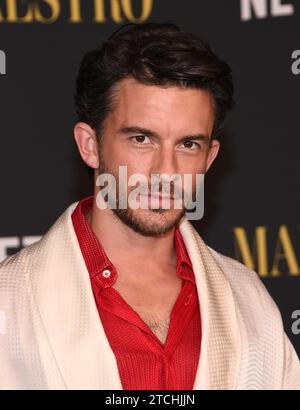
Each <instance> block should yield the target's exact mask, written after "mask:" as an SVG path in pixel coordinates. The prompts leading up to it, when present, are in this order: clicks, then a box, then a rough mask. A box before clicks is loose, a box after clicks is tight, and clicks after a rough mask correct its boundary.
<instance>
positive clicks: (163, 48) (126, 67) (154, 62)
mask: <svg viewBox="0 0 300 410" xmlns="http://www.w3.org/2000/svg"><path fill="white" fill-rule="evenodd" d="M126 77H133V78H135V79H136V80H138V81H140V82H141V83H143V84H148V85H157V86H162V87H165V86H166V87H168V86H178V87H185V88H199V89H203V90H207V91H208V92H210V93H211V95H212V96H213V101H214V108H215V121H214V128H213V134H212V137H213V138H214V136H215V134H216V133H217V131H218V130H219V128H220V127H221V125H222V122H223V120H224V118H225V115H226V112H227V111H228V110H230V109H232V108H233V106H234V100H233V91H234V87H233V81H232V71H231V68H230V67H229V65H228V64H227V63H225V62H224V61H222V60H220V59H219V58H218V57H217V56H216V55H215V54H214V52H213V51H212V49H211V47H210V46H209V44H208V43H207V42H206V41H205V40H203V39H200V38H199V37H197V36H195V35H193V34H191V33H188V32H185V31H182V30H180V28H179V27H178V26H177V25H176V24H174V23H170V22H167V23H151V22H150V23H145V24H134V23H129V24H125V25H124V26H122V27H121V28H119V29H118V30H117V31H115V32H114V33H113V34H112V35H111V36H110V37H109V38H108V39H107V40H106V41H104V42H103V43H102V44H101V46H99V47H97V48H96V49H95V50H93V51H89V52H88V53H87V54H85V56H84V57H83V60H82V63H81V66H80V68H79V72H78V77H77V81H76V93H75V96H74V102H75V106H76V112H77V119H78V121H84V122H86V123H87V124H89V125H90V126H91V127H92V128H93V129H94V130H95V131H96V134H97V137H98V138H99V140H100V138H101V135H102V132H103V123H104V120H105V118H106V116H107V113H108V112H109V111H110V110H112V109H113V107H114V101H115V100H114V96H115V95H116V93H115V91H116V90H117V88H118V82H119V81H120V80H122V79H124V78H126Z"/></svg>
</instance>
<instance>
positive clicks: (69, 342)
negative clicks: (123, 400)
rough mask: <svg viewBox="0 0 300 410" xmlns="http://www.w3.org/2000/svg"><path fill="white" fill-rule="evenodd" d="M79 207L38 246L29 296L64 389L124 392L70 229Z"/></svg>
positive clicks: (65, 214)
mask: <svg viewBox="0 0 300 410" xmlns="http://www.w3.org/2000/svg"><path fill="white" fill-rule="evenodd" d="M77 203H78V202H75V203H73V204H72V205H70V206H69V207H68V208H67V209H66V210H65V212H64V213H63V214H62V215H61V216H60V218H59V219H58V220H57V221H56V222H55V223H54V225H52V227H51V228H50V229H49V231H48V232H47V233H46V234H45V235H44V236H43V237H42V239H41V240H40V241H39V244H37V246H38V248H37V249H38V251H37V252H38V254H37V255H35V257H34V265H33V266H32V267H31V268H30V271H31V272H32V278H31V283H32V286H33V294H34V297H35V301H36V304H37V307H38V309H39V312H40V316H41V320H42V322H43V325H44V328H45V332H46V334H47V336H48V341H49V343H50V346H51V348H52V351H53V354H54V356H55V359H56V363H57V365H58V367H59V369H60V373H61V375H62V378H63V379H64V382H65V385H66V387H67V389H76V390H77V389H91V390H92V389H99V390H111V389H122V385H121V380H120V377H119V372H118V367H117V363H116V359H115V356H114V353H113V351H112V349H111V348H110V345H109V342H108V339H107V337H106V335H105V332H104V328H103V326H102V324H101V320H100V317H99V314H98V311H97V307H96V303H95V301H94V295H93V291H92V287H91V283H90V278H89V274H88V271H87V268H86V266H85V262H84V259H83V257H82V254H81V250H80V247H79V244H78V241H77V237H76V234H75V231H74V228H73V225H72V220H71V213H72V212H73V210H74V209H75V207H76V205H77ZM41 343H42V342H41ZM41 348H42V346H41ZM45 372H46V377H49V378H51V375H50V374H47V368H45Z"/></svg>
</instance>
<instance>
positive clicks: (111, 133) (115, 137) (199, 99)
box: [96, 78, 219, 236]
mask: <svg viewBox="0 0 300 410" xmlns="http://www.w3.org/2000/svg"><path fill="white" fill-rule="evenodd" d="M213 125H214V107H213V99H212V97H211V96H210V94H209V93H208V92H206V91H203V90H198V89H197V90H196V89H181V88H179V87H168V88H163V87H159V86H149V85H144V84H142V83H140V82H138V81H137V80H135V79H133V78H126V79H124V80H122V81H120V83H119V90H118V93H117V100H116V105H115V108H114V110H113V111H112V112H110V113H109V114H108V116H107V118H106V120H105V122H104V133H103V135H102V141H101V146H100V147H99V161H100V162H99V169H98V171H97V172H96V177H97V175H99V174H101V173H110V174H112V175H114V176H115V178H116V181H117V193H118V181H119V179H118V175H119V166H121V165H126V166H127V174H128V178H129V177H130V176H131V175H133V174H137V173H138V174H143V175H144V176H145V177H146V178H147V181H148V187H149V192H150V187H151V175H152V174H167V175H169V176H171V175H173V174H179V175H180V176H181V179H182V181H184V175H185V174H192V175H193V187H192V192H193V195H195V190H196V184H195V181H196V180H195V178H194V177H195V175H196V174H204V173H205V172H206V171H207V170H208V168H209V166H210V164H211V163H212V162H213V160H214V158H215V157H216V155H217V152H218V149H219V142H218V141H216V140H214V141H213V142H212V145H211V146H209V144H208V141H202V140H201V139H200V140H197V139H196V137H195V136H196V135H202V136H204V138H207V139H208V140H209V138H210V137H211V133H212V129H213ZM162 187H163V186H162V185H160V189H159V190H160V192H162V190H163V188H162ZM134 188H135V187H128V195H129V193H130V192H131V191H132V190H133V189H134ZM172 192H173V191H172V187H171V196H172ZM117 199H118V198H117ZM147 200H149V201H150V200H151V198H147ZM149 203H150V202H149ZM159 204H160V205H162V202H159ZM172 204H173V201H172V200H171V201H170V205H171V206H170V209H163V207H162V206H160V208H159V209H151V207H150V206H149V207H148V209H131V208H130V207H127V209H113V210H112V212H114V213H115V215H117V216H118V217H119V218H120V219H121V220H122V221H123V222H124V223H125V224H126V225H128V226H130V227H131V228H132V229H134V230H135V231H136V232H139V233H140V234H142V235H146V236H158V235H161V234H163V233H165V232H168V231H169V230H170V229H172V228H173V227H174V226H175V225H176V224H177V223H178V222H179V220H180V219H181V218H182V216H183V215H184V213H185V209H184V207H182V208H181V209H174V206H172Z"/></svg>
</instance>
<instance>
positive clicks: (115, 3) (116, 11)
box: [111, 0, 123, 23]
mask: <svg viewBox="0 0 300 410" xmlns="http://www.w3.org/2000/svg"><path fill="white" fill-rule="evenodd" d="M111 16H112V19H113V21H115V22H116V23H122V21H123V19H122V16H121V7H120V0H111Z"/></svg>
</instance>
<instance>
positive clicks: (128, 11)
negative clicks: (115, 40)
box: [121, 0, 153, 23]
mask: <svg viewBox="0 0 300 410" xmlns="http://www.w3.org/2000/svg"><path fill="white" fill-rule="evenodd" d="M121 4H122V9H123V11H124V14H125V15H126V17H127V18H128V20H129V21H131V22H133V23H142V22H144V21H145V20H147V18H148V17H149V16H150V14H151V11H152V8H153V0H142V14H141V16H140V17H135V16H134V15H133V12H132V0H121Z"/></svg>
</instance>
